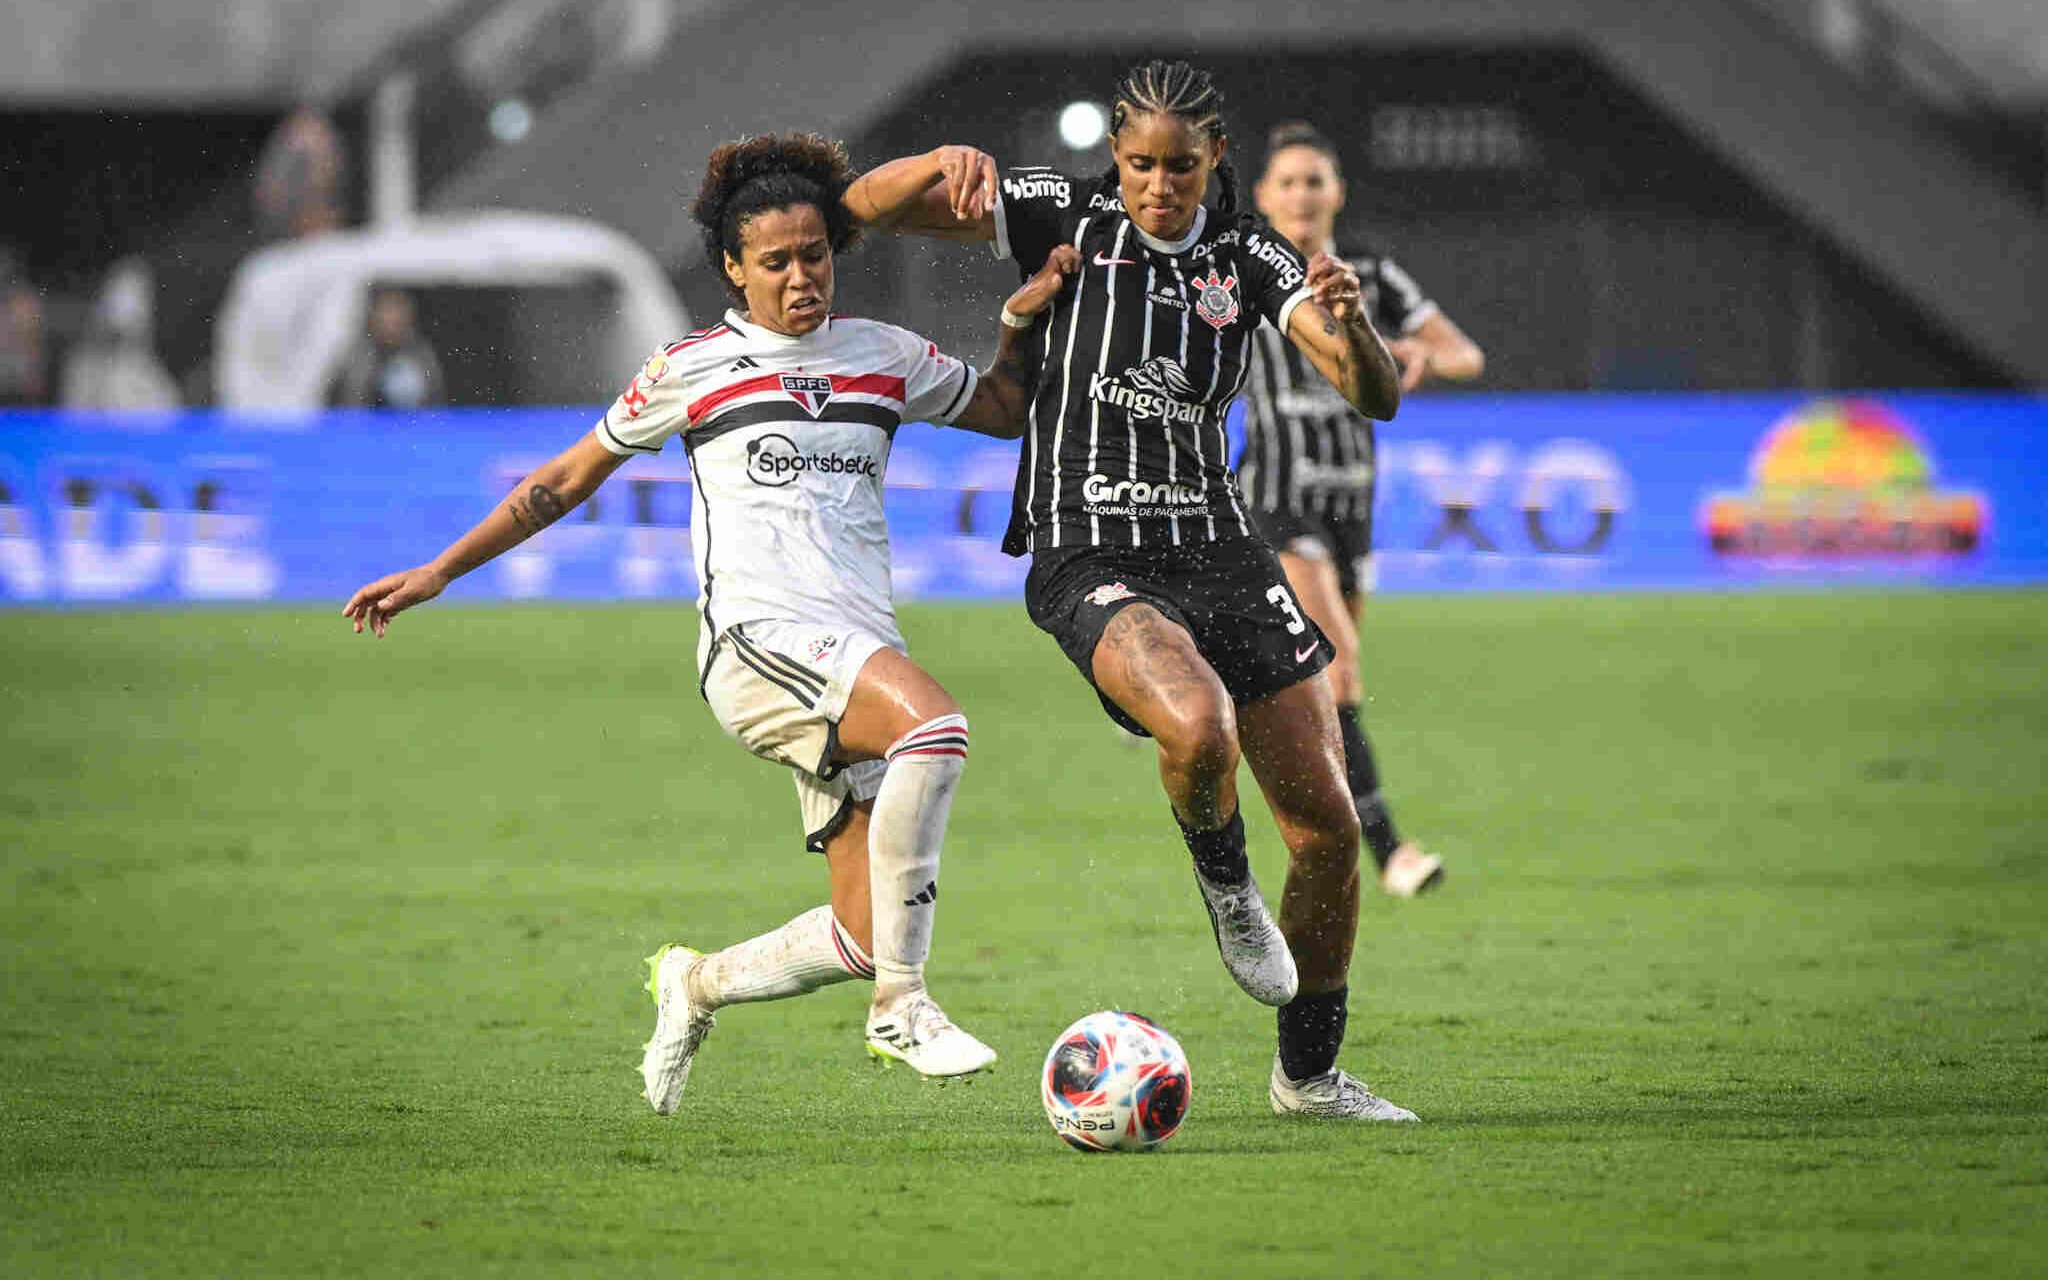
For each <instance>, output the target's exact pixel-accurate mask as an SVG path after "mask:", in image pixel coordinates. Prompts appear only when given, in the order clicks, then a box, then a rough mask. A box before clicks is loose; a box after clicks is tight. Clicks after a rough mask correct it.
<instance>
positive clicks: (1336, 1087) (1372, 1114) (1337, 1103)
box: [1266, 1053, 1421, 1121]
mask: <svg viewBox="0 0 2048 1280" xmlns="http://www.w3.org/2000/svg"><path fill="white" fill-rule="evenodd" d="M1266 1097H1267V1100H1268V1101H1270V1102H1271V1103H1272V1104H1273V1114H1274V1115H1276V1116H1315V1117H1317V1118H1320V1119H1327V1120H1393V1121H1415V1120H1419V1119H1420V1118H1421V1117H1419V1116H1417V1115H1416V1114H1415V1113H1414V1112H1413V1111H1410V1110H1408V1109H1407V1108H1406V1107H1397V1106H1395V1105H1394V1104H1393V1103H1391V1102H1388V1101H1387V1100H1386V1099H1385V1098H1382V1097H1380V1096H1379V1095H1378V1094H1376V1093H1374V1092H1372V1091H1371V1090H1370V1089H1367V1088H1366V1087H1365V1082H1364V1081H1362V1080H1355V1079H1353V1078H1352V1077H1351V1076H1350V1075H1348V1074H1347V1073H1345V1072H1343V1071H1340V1070H1338V1069H1337V1068H1335V1067H1332V1068H1331V1069H1330V1070H1328V1071H1325V1072H1324V1073H1323V1074H1321V1075H1319V1076H1311V1077H1309V1078H1308V1079H1306V1080H1289V1079H1288V1078H1287V1073H1286V1072H1285V1071H1282V1070H1281V1069H1280V1055H1279V1054H1277V1053H1276V1054H1274V1055H1273V1078H1272V1080H1271V1081H1270V1082H1269V1083H1268V1085H1267V1088H1266Z"/></svg>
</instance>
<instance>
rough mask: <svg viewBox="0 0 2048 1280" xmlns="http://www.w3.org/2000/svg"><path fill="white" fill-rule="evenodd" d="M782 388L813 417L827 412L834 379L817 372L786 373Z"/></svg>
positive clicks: (783, 376)
mask: <svg viewBox="0 0 2048 1280" xmlns="http://www.w3.org/2000/svg"><path fill="white" fill-rule="evenodd" d="M782 389H783V390H784V391H787V392H788V393H789V398H790V399H792V400H794V401H796V402H797V403H798V404H800V405H802V406H803V407H804V412H806V413H808V414H810V415H811V416H812V417H813V418H815V417H817V416H818V415H819V414H821V413H823V412H825V406H826V405H827V404H829V403H830V402H831V400H832V379H830V378H825V377H820V376H818V375H817V374H810V373H785V374H783V375H782Z"/></svg>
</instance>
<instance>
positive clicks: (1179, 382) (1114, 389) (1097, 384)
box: [1088, 356, 1209, 427]
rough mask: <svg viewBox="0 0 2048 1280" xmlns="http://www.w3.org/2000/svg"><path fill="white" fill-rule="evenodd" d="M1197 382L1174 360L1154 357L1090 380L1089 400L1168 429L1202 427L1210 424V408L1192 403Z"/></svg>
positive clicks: (1092, 376) (1167, 357)
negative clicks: (1174, 425) (1179, 426)
mask: <svg viewBox="0 0 2048 1280" xmlns="http://www.w3.org/2000/svg"><path fill="white" fill-rule="evenodd" d="M1194 394H1195V384H1194V381H1193V380H1192V379H1191V378H1189V377H1188V371H1187V370H1186V369H1185V368H1182V367H1181V363H1180V361H1178V360H1176V359H1174V358H1173V357H1172V356H1153V357H1152V358H1151V359H1150V360H1147V361H1146V362H1145V363H1143V364H1140V365H1133V366H1132V367H1130V368H1128V369H1126V370H1124V371H1123V372H1122V373H1117V374H1108V373H1095V374H1090V375H1089V376H1088V398H1089V399H1090V400H1099V401H1101V402H1102V403H1103V404H1107V405H1115V406H1116V407H1117V408H1119V409H1122V410H1123V411H1124V412H1125V413H1128V414H1130V415H1131V416H1132V417H1133V418H1136V419H1139V420H1140V421H1144V420H1147V419H1153V418H1156V419H1158V420H1159V421H1161V422H1164V423H1166V424H1168V425H1169V426H1170V425H1172V424H1174V423H1177V422H1178V423H1185V424H1186V425H1188V426H1191V427H1199V426H1201V425H1202V424H1203V423H1205V422H1207V421H1208V420H1209V406H1208V405H1206V404H1202V403H1200V402H1196V401H1193V400H1191V399H1190V397H1192V396H1193V395H1194Z"/></svg>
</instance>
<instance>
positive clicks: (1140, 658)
mask: <svg viewBox="0 0 2048 1280" xmlns="http://www.w3.org/2000/svg"><path fill="white" fill-rule="evenodd" d="M1102 643H1103V644H1105V645H1107V646H1109V650H1110V653H1111V654H1112V655H1113V656H1114V658H1115V661H1116V664H1117V666H1118V668H1119V669H1120V670H1121V672H1122V674H1123V676H1124V678H1125V679H1127V680H1128V681H1129V682H1130V683H1131V684H1133V685H1135V686H1137V688H1138V690H1141V691H1144V692H1146V693H1149V694H1151V695H1153V696H1155V697H1160V698H1167V699H1175V698H1179V697H1182V696H1185V695H1188V694H1192V693H1193V692H1195V691H1196V690H1199V689H1203V688H1206V687H1207V685H1208V683H1209V681H1210V680H1212V679H1214V678H1215V677H1214V675H1213V673H1212V672H1210V670H1209V669H1208V666H1207V665H1206V664H1205V663H1203V662H1202V660H1201V658H1200V657H1199V656H1198V655H1197V654H1195V653H1194V652H1193V651H1192V650H1193V646H1192V645H1191V644H1189V643H1187V638H1186V633H1185V632H1183V631H1182V630H1181V628H1180V627H1178V626H1175V625H1174V624H1173V623H1172V622H1169V621H1168V620H1167V619H1166V617H1165V616H1164V615H1162V614H1161V613H1159V611H1158V610H1156V609H1151V608H1148V607H1145V606H1142V605H1134V606H1132V607H1130V608H1128V609H1124V610H1122V611H1120V612H1119V613H1118V614H1117V615H1116V616H1115V617H1113V618H1111V619H1110V620H1109V626H1108V627H1107V628H1105V629H1104V631H1103V633H1102Z"/></svg>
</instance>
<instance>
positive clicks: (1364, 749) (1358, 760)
mask: <svg viewBox="0 0 2048 1280" xmlns="http://www.w3.org/2000/svg"><path fill="white" fill-rule="evenodd" d="M1337 731H1338V732H1339V733H1341V734H1342V735H1343V736H1344V773H1345V775H1346V778H1347V780H1348V781H1349V782H1350V784H1351V796H1352V798H1353V799H1354V800H1355V801H1356V802H1357V804H1358V821H1359V823H1360V824H1361V825H1362V826H1364V828H1365V847H1366V848H1368V849H1370V850H1371V851H1372V860H1373V861H1374V862H1375V863H1377V864H1378V865H1380V866H1382V867H1384V866H1386V865H1387V859H1388V858H1390V857H1392V856H1393V854H1394V850H1395V849H1397V848H1399V847H1400V844H1401V837H1400V836H1398V835H1396V834H1395V833H1394V815H1393V814H1391V813H1389V812H1388V811H1387V802H1386V801H1385V800H1382V799H1381V798H1380V771H1379V766H1378V765H1376V764H1374V763H1373V758H1372V744H1371V743H1370V742H1367V741H1366V739H1365V725H1364V724H1363V723H1361V722H1360V721H1359V719H1358V704H1357V703H1355V702H1353V703H1347V704H1345V705H1344V706H1341V707H1338V708H1337Z"/></svg>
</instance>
